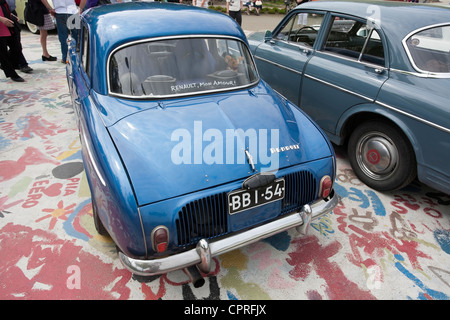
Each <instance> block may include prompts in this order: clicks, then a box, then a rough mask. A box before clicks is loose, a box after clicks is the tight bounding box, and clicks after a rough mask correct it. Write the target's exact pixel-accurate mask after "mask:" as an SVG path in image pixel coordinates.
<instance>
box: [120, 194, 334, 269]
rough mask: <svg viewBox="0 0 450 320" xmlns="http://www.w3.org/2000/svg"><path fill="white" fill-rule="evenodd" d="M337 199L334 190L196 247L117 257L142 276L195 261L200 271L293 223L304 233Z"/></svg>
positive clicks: (203, 241)
mask: <svg viewBox="0 0 450 320" xmlns="http://www.w3.org/2000/svg"><path fill="white" fill-rule="evenodd" d="M338 202H339V196H338V195H337V194H336V193H335V192H333V193H332V194H331V195H330V197H329V200H328V201H325V200H320V201H318V202H315V203H314V204H312V205H305V206H304V207H303V209H302V210H301V211H298V212H294V213H291V214H289V215H287V216H284V217H282V218H280V219H278V220H275V221H272V222H269V223H266V224H264V225H261V226H259V227H256V228H253V229H250V230H247V231H244V232H241V233H238V234H235V235H232V236H229V237H227V238H224V239H220V240H216V241H213V242H210V243H209V242H208V241H207V240H205V239H202V240H200V241H199V242H198V244H197V247H196V248H194V249H191V250H188V251H185V252H182V253H178V254H174V255H172V256H168V257H165V258H160V259H153V260H139V259H133V258H130V257H128V256H126V255H125V254H124V253H123V252H119V258H120V261H121V262H122V264H123V265H124V267H125V268H126V269H128V270H129V271H131V272H132V273H134V274H137V275H141V276H151V275H156V274H163V273H167V272H170V271H174V270H178V269H184V268H187V267H190V266H193V265H197V266H198V268H199V269H200V270H201V271H202V272H204V273H209V271H210V266H211V260H212V257H214V256H218V255H221V254H224V253H226V252H229V251H232V250H234V249H237V248H240V247H243V246H246V245H248V244H250V243H253V242H256V241H259V240H262V239H265V238H268V237H270V236H273V235H275V234H277V233H280V232H283V231H286V230H289V229H291V228H294V227H297V230H298V231H299V232H300V233H302V234H306V232H307V230H308V227H309V224H310V222H311V221H312V220H315V219H317V218H319V217H321V216H322V215H324V214H326V213H329V212H331V211H332V210H333V209H334V207H335V206H336V205H337V203H338Z"/></svg>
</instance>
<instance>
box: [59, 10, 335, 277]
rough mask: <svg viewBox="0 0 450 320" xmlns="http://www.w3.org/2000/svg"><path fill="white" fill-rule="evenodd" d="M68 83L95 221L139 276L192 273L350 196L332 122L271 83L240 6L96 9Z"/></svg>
mask: <svg viewBox="0 0 450 320" xmlns="http://www.w3.org/2000/svg"><path fill="white" fill-rule="evenodd" d="M80 20H81V25H80V27H81V31H80V39H78V40H77V41H76V42H75V40H72V42H71V45H70V49H69V51H70V62H69V64H68V65H67V80H68V85H69V88H70V92H71V95H72V101H73V107H74V109H75V110H76V114H77V119H78V127H79V131H80V139H81V142H82V150H83V153H82V154H83V160H84V164H85V170H86V174H87V177H88V181H89V186H90V190H91V194H92V208H93V216H94V223H95V226H96V229H97V230H98V232H99V233H100V234H105V235H110V236H111V238H112V239H113V240H114V242H115V243H116V245H117V247H118V250H119V258H120V260H121V262H122V263H123V265H124V266H125V267H126V268H127V269H129V270H130V271H131V272H133V273H134V274H137V275H142V276H146V275H155V274H161V273H167V272H169V271H172V270H177V269H185V270H186V272H187V273H188V274H189V275H191V276H192V279H193V281H195V282H194V284H196V285H201V284H202V280H203V279H202V277H201V274H200V272H199V270H201V271H202V272H203V273H204V274H207V273H208V272H209V271H210V268H211V263H212V257H214V256H217V255H220V254H222V253H225V252H228V251H230V250H233V249H235V248H238V247H241V246H244V245H246V244H249V243H252V242H254V241H258V240H260V239H263V238H265V237H269V236H271V235H274V234H277V233H279V232H282V231H285V230H288V229H290V228H293V227H298V229H300V230H299V231H300V232H303V233H304V232H306V230H307V228H308V225H309V223H310V221H311V220H312V219H316V218H318V217H320V216H321V215H323V214H326V213H329V212H330V211H331V210H332V209H333V208H334V206H336V204H337V201H338V196H337V195H336V194H335V193H334V191H333V181H334V179H335V170H336V168H335V166H336V162H335V156H334V152H333V148H332V145H331V144H330V142H329V140H328V139H327V137H326V135H325V134H324V133H323V132H322V131H321V129H319V128H318V126H317V125H316V124H315V123H314V122H313V121H312V120H311V119H310V118H309V117H308V116H306V115H305V114H304V113H303V112H302V111H300V110H299V109H298V108H297V107H296V106H295V105H294V104H292V103H291V102H289V101H288V100H286V99H284V98H283V97H281V96H280V95H279V94H277V93H276V92H275V91H273V90H272V89H271V88H270V87H269V86H268V85H267V84H266V83H265V82H264V81H262V80H260V78H259V75H258V72H257V70H256V67H255V64H254V61H253V58H252V55H251V53H250V50H249V48H248V43H247V40H246V38H245V35H244V33H243V31H242V29H241V28H240V27H239V26H238V25H237V24H236V23H235V21H234V20H232V19H231V18H230V17H228V16H227V15H224V14H222V13H218V12H214V11H211V10H207V9H202V8H196V7H192V6H185V5H180V4H169V3H156V2H155V3H146V2H133V3H120V4H113V5H104V6H100V7H96V8H93V9H90V10H88V11H86V12H85V13H84V14H83V15H82V16H81V19H80Z"/></svg>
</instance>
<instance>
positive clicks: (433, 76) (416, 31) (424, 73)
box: [402, 22, 450, 79]
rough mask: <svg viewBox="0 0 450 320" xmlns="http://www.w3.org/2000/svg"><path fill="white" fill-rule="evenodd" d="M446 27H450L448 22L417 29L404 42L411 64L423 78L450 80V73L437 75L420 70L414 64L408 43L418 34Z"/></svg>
mask: <svg viewBox="0 0 450 320" xmlns="http://www.w3.org/2000/svg"><path fill="white" fill-rule="evenodd" d="M444 26H450V24H449V23H448V22H445V23H438V24H432V25H429V26H426V27H422V28H419V29H416V30H414V31H412V32H410V33H408V34H407V35H406V36H405V37H404V38H403V40H402V45H403V48H404V49H405V52H406V55H407V56H408V59H409V62H410V63H411V65H412V66H413V68H414V70H416V71H417V72H418V73H419V74H423V75H424V76H423V77H425V78H438V79H440V78H444V79H446V78H450V72H442V73H435V72H429V71H426V70H422V69H420V68H419V67H418V66H417V65H416V63H415V62H414V59H413V57H412V55H411V52H410V51H409V48H408V45H407V43H406V42H407V40H408V39H409V38H410V37H412V36H413V35H415V34H416V33H419V32H422V31H424V30H427V29H432V28H437V27H444Z"/></svg>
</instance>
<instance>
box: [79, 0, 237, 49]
mask: <svg viewBox="0 0 450 320" xmlns="http://www.w3.org/2000/svg"><path fill="white" fill-rule="evenodd" d="M83 19H84V20H85V21H86V22H87V23H88V24H89V29H90V32H91V34H93V35H95V37H96V38H98V39H99V41H100V42H99V44H101V45H102V49H103V50H102V51H103V52H105V51H106V52H107V51H108V49H111V48H115V47H117V46H118V45H120V44H122V43H125V42H130V41H133V40H138V39H145V38H153V37H163V36H175V35H195V34H220V35H227V36H234V37H239V38H242V39H243V40H245V39H246V38H245V35H244V33H243V31H242V29H241V28H240V27H239V26H238V25H237V24H236V23H235V21H234V20H232V19H231V18H230V17H228V16H227V15H225V14H222V13H219V12H216V11H213V10H208V9H203V8H198V7H193V6H187V5H182V4H176V3H164V2H124V3H115V4H109V5H103V6H99V7H94V8H92V9H90V10H88V11H87V12H86V13H85V14H84V17H83Z"/></svg>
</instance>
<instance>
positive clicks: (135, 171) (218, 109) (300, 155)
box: [108, 90, 331, 205]
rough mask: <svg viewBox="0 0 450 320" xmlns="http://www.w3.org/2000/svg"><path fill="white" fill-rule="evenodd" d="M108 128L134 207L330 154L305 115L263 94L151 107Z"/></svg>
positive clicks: (213, 97)
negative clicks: (127, 181) (126, 176)
mask: <svg viewBox="0 0 450 320" xmlns="http://www.w3.org/2000/svg"><path fill="white" fill-rule="evenodd" d="M135 110H136V109H135ZM108 130H109V132H110V135H111V137H112V139H113V141H114V143H115V145H116V148H117V149H118V152H119V154H120V156H121V158H122V161H123V163H124V166H125V168H126V171H127V172H128V175H129V178H130V180H131V183H132V185H133V188H134V191H135V193H136V198H137V200H138V204H139V205H144V204H149V203H153V202H157V201H161V200H164V199H169V198H173V197H177V196H180V195H184V194H188V193H191V192H195V191H198V190H202V189H207V188H210V187H213V186H217V185H221V184H224V183H228V182H231V181H236V180H239V179H244V178H246V177H249V176H251V175H253V174H255V173H258V172H264V171H275V172H276V171H277V170H278V169H279V168H283V167H287V166H292V165H296V164H300V163H304V162H308V161H312V160H314V159H319V158H324V157H328V156H330V154H331V151H330V145H329V144H328V143H326V142H325V140H326V138H324V135H323V134H322V132H321V131H320V130H319V129H318V128H317V127H316V125H315V124H313V123H312V122H311V120H310V119H309V118H308V117H306V116H305V115H304V114H303V113H302V112H300V111H299V110H297V109H296V108H295V107H294V106H292V105H290V104H288V103H287V102H286V101H285V100H283V99H282V98H280V97H278V96H274V95H273V94H268V92H264V90H262V91H261V90H260V91H259V92H258V90H253V91H252V90H245V91H240V92H234V93H232V94H230V93H227V94H220V95H210V96H204V97H200V98H185V99H181V100H177V101H164V102H163V103H162V102H159V103H158V102H153V103H151V104H150V105H149V107H148V108H147V109H144V110H140V111H135V112H130V114H129V115H127V116H125V117H123V118H122V119H120V120H118V121H117V122H115V123H114V124H113V125H111V126H109V127H108ZM271 148H273V149H272V150H271ZM246 150H247V151H248V154H249V155H251V157H252V160H249V157H248V156H246ZM251 162H253V167H252V164H251Z"/></svg>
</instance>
